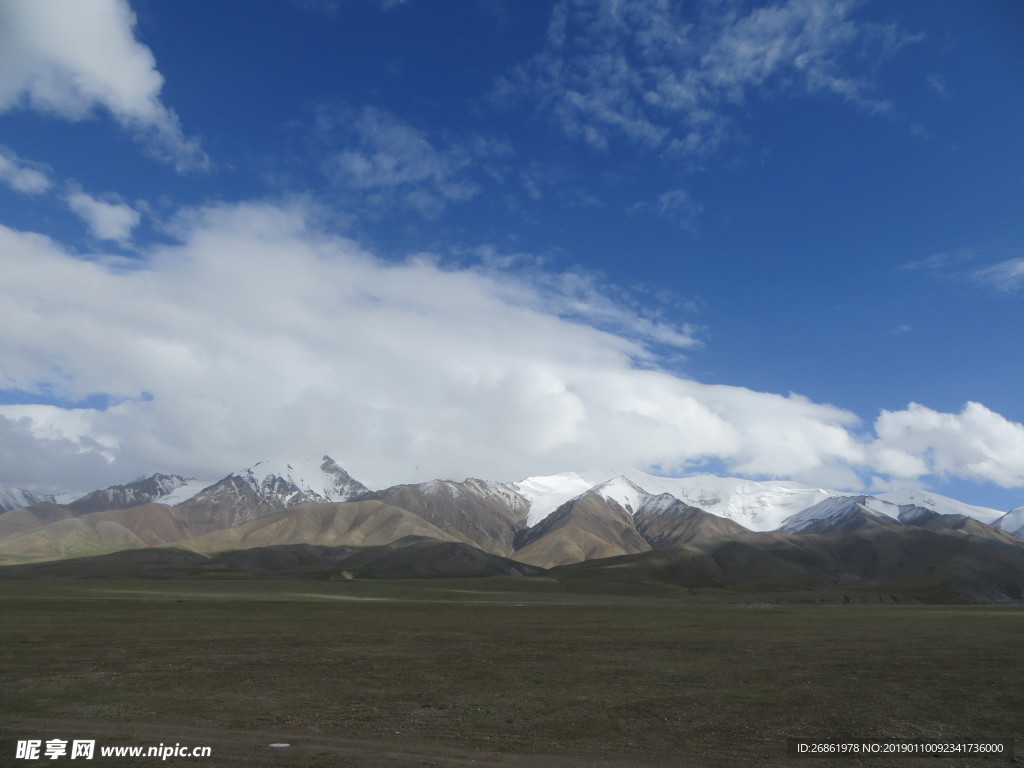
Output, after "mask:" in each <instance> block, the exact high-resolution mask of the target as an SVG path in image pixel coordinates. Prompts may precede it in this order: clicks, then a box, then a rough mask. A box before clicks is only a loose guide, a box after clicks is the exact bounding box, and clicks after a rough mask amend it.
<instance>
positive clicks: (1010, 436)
mask: <svg viewBox="0 0 1024 768" xmlns="http://www.w3.org/2000/svg"><path fill="white" fill-rule="evenodd" d="M176 234H177V236H178V237H179V238H180V242H177V243H175V244H172V245H166V246H161V247H154V248H152V249H150V250H149V251H148V252H147V253H146V254H145V256H146V260H145V261H144V262H143V266H142V267H141V268H138V269H133V270H117V269H108V268H106V267H105V266H104V265H103V264H102V263H100V262H98V261H94V260H84V259H82V258H80V257H77V256H76V255H74V254H72V253H70V252H68V251H67V249H65V248H63V247H62V246H60V245H59V244H58V243H55V242H54V241H52V240H50V239H48V238H46V237H43V236H41V235H35V234H31V233H24V232H18V231H15V230H11V229H8V228H4V227H0V272H2V273H3V274H4V280H3V281H0V361H2V362H0V388H5V389H12V388H14V389H22V390H27V391H38V390H40V389H45V390H46V391H48V392H51V393H55V394H57V395H59V396H62V397H65V398H67V399H68V400H69V401H72V402H74V401H80V400H81V399H83V398H85V397H87V396H89V395H90V394H95V393H105V394H106V395H107V396H108V397H109V398H110V400H111V402H112V403H114V404H113V405H111V407H109V408H107V409H106V410H90V409H77V410H75V411H74V413H73V414H71V415H68V413H67V412H65V411H63V410H61V409H57V408H54V407H40V406H33V407H32V408H29V409H26V408H25V407H20V406H19V407H11V406H7V407H4V408H0V454H2V455H7V454H9V453H11V452H13V451H15V450H16V451H17V452H19V454H20V455H22V457H21V459H19V461H18V462H15V463H12V464H11V465H10V467H8V466H5V465H4V464H3V463H2V462H0V484H14V485H18V483H19V482H20V480H19V478H18V477H16V476H13V475H12V473H14V472H16V470H17V468H18V467H36V468H39V467H43V466H47V462H49V465H48V466H49V471H50V472H51V474H52V476H53V477H55V478H58V477H61V476H63V475H64V474H67V476H69V477H81V476H83V474H85V473H86V471H87V470H88V471H93V472H96V471H99V470H97V469H96V467H103V468H104V469H103V472H105V473H106V474H105V475H104V481H106V480H107V479H109V476H110V474H111V473H114V472H115V471H122V472H123V474H122V475H121V477H120V479H126V478H128V477H135V476H137V475H138V474H139V473H140V472H142V471H156V470H163V471H177V472H182V473H186V474H202V475H204V476H209V475H210V474H211V473H213V474H218V473H226V472H228V471H231V470H234V469H237V468H240V467H242V466H247V465H248V464H251V463H252V462H254V461H256V460H259V459H261V458H264V457H289V456H296V455H307V454H310V453H316V452H318V451H327V452H330V453H331V454H332V455H334V456H335V458H336V459H338V460H339V461H340V462H341V463H342V464H343V465H344V466H346V467H347V468H348V469H349V470H350V471H351V472H352V473H353V474H354V475H355V476H356V477H359V478H360V479H362V480H363V481H364V482H367V483H369V484H371V485H377V486H383V485H386V484H389V483H394V482H409V481H414V480H422V479H428V478H431V477H456V478H460V479H461V477H464V476H466V475H471V476H479V477H488V478H508V479H515V478H518V477H522V476H525V475H527V474H534V473H538V472H554V471H563V470H565V469H567V468H575V467H588V466H589V467H594V466H612V467H629V466H640V467H649V466H655V465H656V466H660V467H662V468H664V469H668V470H683V469H686V468H694V467H699V466H701V465H702V463H704V462H708V461H714V462H716V464H721V465H722V466H723V467H724V468H725V469H726V470H727V471H732V472H736V473H742V474H747V475H751V476H781V477H793V478H797V479H803V480H807V481H811V482H817V483H820V484H823V485H827V486H844V487H854V486H857V485H858V483H859V481H858V475H864V474H867V473H871V474H888V475H901V476H916V475H918V474H919V473H920V471H921V469H922V468H924V469H926V470H927V471H928V472H930V473H933V474H941V475H949V476H958V477H969V478H976V479H988V480H992V481H995V482H1004V483H1014V482H1016V483H1018V484H1024V477H1021V472H1020V471H1019V467H1020V466H1021V465H1020V463H1019V462H1020V459H1019V458H1018V453H1014V451H1018V450H1019V448H1018V447H1015V446H1017V442H1015V441H1018V440H1019V436H1020V434H1024V427H1022V426H1021V425H1019V424H1013V423H1011V422H1008V421H1006V420H1005V419H1003V418H1002V417H1000V416H998V414H994V413H992V412H990V411H986V410H985V409H984V408H983V407H981V406H969V408H968V410H967V411H965V413H964V414H961V415H949V414H936V413H935V412H928V411H927V409H923V410H922V409H921V407H920V406H911V407H910V409H908V410H907V411H905V412H898V413H885V414H883V416H882V417H881V418H880V419H879V421H878V424H877V426H876V429H877V432H878V436H877V438H874V437H870V438H865V437H864V436H862V435H860V434H859V432H858V430H859V429H860V425H859V423H858V419H857V417H856V416H855V415H854V414H852V413H850V412H848V411H845V410H843V409H841V408H837V407H834V406H831V405H823V404H819V403H813V402H811V401H809V400H807V399H806V398H804V397H800V396H798V395H788V396H782V395H776V394H769V393H763V392H756V391H753V390H750V389H746V388H743V387H735V386H724V385H705V384H701V383H699V382H696V381H691V380H687V379H684V378H680V377H678V376H674V375H671V374H669V373H667V372H665V371H661V370H654V369H651V364H652V363H654V362H656V360H657V357H656V356H654V355H653V353H652V352H651V350H650V349H649V347H648V345H649V344H662V343H673V344H675V345H676V346H682V347H683V348H692V347H693V346H694V345H695V344H696V343H697V340H696V338H695V336H694V333H693V331H692V329H688V328H686V327H685V326H684V327H675V326H672V325H670V324H669V323H667V322H665V321H664V320H661V321H658V320H657V319H652V318H649V317H644V316H643V315H642V314H639V313H637V312H635V311H633V310H631V309H630V308H629V306H628V305H627V304H623V303H622V302H616V301H615V300H614V297H613V296H612V295H610V294H607V293H602V291H601V290H600V286H599V285H598V284H596V283H595V282H593V281H588V280H586V279H585V278H583V277H580V276H578V275H568V276H550V275H549V276H543V275H534V276H533V277H529V278H528V277H521V276H515V275H514V274H513V273H511V272H501V271H500V270H498V268H497V267H496V266H494V265H493V264H492V265H485V266H469V267H461V268H456V267H452V266H449V265H447V264H445V263H444V262H443V261H441V260H438V259H437V258H429V257H420V258H415V259H410V260H407V261H403V262H398V263H394V262H387V261H383V260H380V259H378V258H376V257H374V256H373V255H372V254H369V253H367V252H365V251H363V250H361V249H360V248H359V247H358V246H357V245H356V244H355V243H353V242H352V241H349V240H346V239H342V238H338V237H336V236H332V235H329V234H327V233H324V232H322V231H320V230H318V229H317V228H316V227H315V226H313V225H312V224H310V223H309V217H308V215H307V212H306V211H304V210H303V209H301V208H298V207H292V208H283V207H279V206H272V205H267V204H263V205H257V204H244V205H234V206H222V207H214V208H205V209H201V210H197V211H194V212H192V213H191V214H189V215H186V216H182V217H181V218H180V219H179V222H178V228H177V230H176ZM495 261H496V262H497V261H499V260H495ZM574 301H576V302H580V303H581V306H580V307H577V308H573V307H572V306H571V304H572V303H573V302H574ZM596 324H600V325H601V328H598V327H595V325H596ZM602 328H603V330H602ZM12 408H14V410H12ZM929 414H930V416H929ZM925 416H929V418H931V420H932V421H935V422H936V423H937V424H938V426H937V427H934V428H933V427H931V426H929V424H931V421H929V419H928V418H925ZM957 424H963V425H965V428H963V429H960V430H959V431H957V429H956V428H954V427H955V425H957ZM950 425H953V426H950ZM978 446H983V447H984V450H983V449H982V448H978ZM109 456H112V457H113V461H112V462H109V463H108V462H107V458H106V457H109ZM100 460H102V463H100ZM1014 462H1017V464H1016V465H1015V464H1014ZM1014 466H1017V467H1018V470H1017V471H1016V473H1015V472H1014V470H1013V467H1014ZM26 471H28V470H27V469H26ZM33 471H36V470H33ZM37 474H38V473H37ZM33 477H36V475H33ZM115 479H118V478H115Z"/></svg>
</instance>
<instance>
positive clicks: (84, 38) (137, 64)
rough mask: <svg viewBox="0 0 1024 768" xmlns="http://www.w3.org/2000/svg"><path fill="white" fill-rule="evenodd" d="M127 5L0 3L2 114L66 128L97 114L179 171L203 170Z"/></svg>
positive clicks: (110, 1) (104, 1) (113, 0)
mask: <svg viewBox="0 0 1024 768" xmlns="http://www.w3.org/2000/svg"><path fill="white" fill-rule="evenodd" d="M134 27H135V14H134V13H132V10H131V8H130V7H129V6H128V3H127V0H92V1H91V2H88V3H82V2H78V0H48V2H44V3H34V2H19V1H18V0H3V1H2V2H0V71H2V72H3V73H4V76H3V78H0V112H6V111H10V110H12V109H17V108H22V107H28V108H30V109H33V110H37V111H40V112H44V113H47V114H51V115H57V116H59V117H62V118H65V119H68V120H82V119H84V118H87V117H89V116H90V115H91V114H93V112H94V111H95V109H96V108H97V107H102V108H104V109H106V110H107V111H109V113H110V114H111V115H112V116H113V117H114V119H115V120H117V121H118V122H119V123H120V124H121V125H122V126H124V127H125V128H127V129H128V130H130V131H131V132H132V133H133V134H134V135H135V136H136V137H137V138H139V139H140V140H141V141H143V142H144V143H145V145H146V146H147V147H148V148H149V149H151V150H152V151H153V152H155V153H156V154H158V155H160V156H161V157H163V158H164V159H166V160H168V161H170V162H172V163H174V164H175V165H176V166H177V167H178V168H179V169H186V168H197V167H205V166H206V165H207V163H208V160H207V158H206V156H205V155H204V154H203V152H202V150H201V149H200V147H199V145H198V142H196V141H195V140H194V139H190V138H187V137H186V136H185V135H184V134H183V132H182V129H181V124H180V121H179V119H178V116H177V115H176V114H175V113H174V112H173V111H171V110H170V109H168V108H167V107H166V106H165V105H164V104H163V103H162V102H161V101H160V90H161V88H162V87H163V82H164V79H163V76H162V75H161V74H160V73H159V72H158V71H157V68H156V60H155V58H154V57H153V53H152V51H150V49H149V48H147V47H146V46H145V45H143V44H142V43H140V42H139V41H138V40H136V39H135V31H134Z"/></svg>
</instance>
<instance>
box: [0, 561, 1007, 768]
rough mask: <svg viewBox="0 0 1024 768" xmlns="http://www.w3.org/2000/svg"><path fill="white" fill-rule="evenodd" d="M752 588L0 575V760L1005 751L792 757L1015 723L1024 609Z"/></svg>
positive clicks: (547, 760) (516, 759)
mask: <svg viewBox="0 0 1024 768" xmlns="http://www.w3.org/2000/svg"><path fill="white" fill-rule="evenodd" d="M698 597H699V596H698ZM756 599H757V600H758V602H756V603H749V604H745V603H744V602H743V599H741V598H739V597H734V598H733V600H734V601H733V602H732V603H730V604H715V603H708V602H700V601H699V600H696V599H695V598H693V597H689V596H686V597H677V598H673V597H660V598H653V597H642V596H635V595H608V594H579V593H568V592H566V591H565V590H564V589H563V588H562V587H561V586H560V585H559V584H558V583H557V582H555V581H554V580H547V579H528V580H524V579H511V578H509V579H479V580H459V581H457V582H453V581H416V582H382V581H378V582H359V581H355V582H344V581H339V582H322V581H315V582H313V581H303V582H299V581H224V582H217V581H180V580H178V581H152V580H150V581H101V580H74V581H72V580H54V581H41V580H32V581H14V580H10V581H2V582H0V608H2V612H3V621H2V622H0V686H2V690H3V696H2V697H0V764H3V765H8V764H10V765H22V766H31V765H51V766H52V765H61V764H66V763H68V764H72V765H75V764H78V762H79V761H70V760H67V759H66V758H65V759H63V760H58V761H52V760H46V759H41V760H39V761H29V760H15V759H14V755H15V742H16V741H17V740H18V739H42V740H46V739H51V738H64V739H73V738H86V739H96V741H97V743H98V744H102V745H147V746H149V745H157V744H159V743H163V744H174V743H175V742H179V743H181V744H186V745H190V746H210V747H211V748H212V750H213V755H212V757H210V758H205V759H199V758H190V759H175V758H172V759H169V760H167V761H166V762H161V761H160V760H159V759H157V758H148V759H146V758H139V759H135V760H132V759H127V758H120V759H109V760H108V761H106V762H104V761H103V760H100V759H99V758H97V759H94V760H93V761H92V762H91V763H84V762H83V764H89V765H99V766H102V765H118V766H126V765H157V764H162V765H203V766H225V767H226V768H235V767H236V766H289V767H290V766H367V767H368V768H374V767H376V766H382V767H383V766H387V767H389V768H391V767H393V766H420V767H423V766H469V765H475V766H555V767H556V768H557V766H577V765H578V766H587V765H595V766H601V765H607V766H748V765H749V766H782V765H785V766H797V767H798V766H808V768H810V767H811V766H815V765H842V766H855V765H869V766H885V765H926V766H940V765H956V766H968V765H986V766H988V765H991V766H997V765H1009V764H1015V765H1016V764H1020V761H1019V760H1017V759H1015V758H1011V757H1006V758H1002V759H999V760H977V759H973V760H972V759H971V758H969V757H960V758H953V759H903V760H895V759H894V760H888V759H885V758H876V759H868V760H858V759H843V760H831V761H828V760H815V759H808V758H789V757H787V756H786V739H787V738H788V737H799V738H812V739H814V738H855V739H867V738H897V739H907V738H910V739H913V738H928V739H944V740H951V741H952V740H963V739H1009V738H1014V739H1017V740H1018V742H1020V740H1021V739H1024V686H1022V682H1024V654H1022V653H1021V652H1020V638H1021V636H1022V631H1024V611H1021V610H1020V609H1015V608H988V607H967V606H964V607H949V606H943V607H935V606H920V605H918V606H907V605H881V604H875V605H867V604H862V605H857V604H850V605H842V604H830V605H813V604H808V605H793V604H789V605H786V604H772V603H771V602H769V600H770V596H761V597H760V598H756ZM274 742H287V743H290V744H291V745H292V746H291V747H289V748H287V749H280V750H278V749H271V748H268V746H267V745H268V744H270V743H274Z"/></svg>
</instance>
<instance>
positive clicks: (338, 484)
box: [176, 456, 369, 509]
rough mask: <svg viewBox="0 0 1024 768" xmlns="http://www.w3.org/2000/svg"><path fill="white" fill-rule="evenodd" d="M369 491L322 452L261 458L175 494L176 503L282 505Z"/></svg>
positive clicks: (342, 498)
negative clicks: (193, 490)
mask: <svg viewBox="0 0 1024 768" xmlns="http://www.w3.org/2000/svg"><path fill="white" fill-rule="evenodd" d="M182 490H184V489H182ZM189 490H191V489H189ZM368 492H369V489H367V487H366V486H365V485H363V484H362V483H360V482H359V481H358V480H355V479H353V478H352V476H351V475H349V473H348V472H346V471H345V470H344V469H342V468H341V467H340V466H338V464H337V463H335V461H334V459H332V458H331V457H330V456H323V457H321V458H319V459H299V460H296V461H269V460H268V461H260V462H257V463H256V464H253V465H252V466H251V467H248V468H246V469H243V470H240V471H238V472H232V473H231V474H230V475H228V476H227V477H225V478H223V479H222V480H219V481H218V482H216V483H214V484H213V485H208V486H206V487H205V488H203V489H202V490H200V491H199V492H197V493H192V494H190V495H188V496H186V497H185V498H180V497H178V498H177V501H176V503H178V504H190V505H195V504H204V503H215V504H220V505H227V506H228V507H240V505H241V507H246V506H253V505H255V506H256V507H258V508H261V509H284V508H285V507H291V506H294V505H296V504H302V503H303V502H335V501H348V500H350V499H353V498H356V497H357V496H361V495H362V494H364V493H368ZM176 496H177V494H176Z"/></svg>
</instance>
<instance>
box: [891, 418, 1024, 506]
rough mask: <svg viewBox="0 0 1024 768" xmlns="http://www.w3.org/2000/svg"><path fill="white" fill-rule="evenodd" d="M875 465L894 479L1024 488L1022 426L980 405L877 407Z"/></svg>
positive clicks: (1023, 425)
mask: <svg viewBox="0 0 1024 768" xmlns="http://www.w3.org/2000/svg"><path fill="white" fill-rule="evenodd" d="M875 431H876V433H877V434H878V442H877V443H876V450H877V451H878V455H877V463H878V466H879V468H880V469H881V470H882V471H884V472H886V473H888V474H890V475H893V476H896V477H910V478H915V477H918V476H921V475H938V476H940V477H958V478H965V479H969V480H976V481H981V482H991V483H996V484H997V485H1000V486H1002V487H1004V488H1019V487H1021V486H1024V424H1018V423H1016V422H1012V421H1009V420H1008V419H1006V418H1005V417H1003V416H1001V415H1000V414H998V413H995V412H993V411H991V410H989V409H988V408H986V407H985V406H984V405H982V404H981V403H967V405H966V406H965V407H964V409H963V411H962V412H960V413H940V412H938V411H933V410H932V409H931V408H927V407H925V406H923V405H918V404H917V403H911V404H910V406H909V407H908V408H907V409H906V410H903V411H882V414H881V415H880V416H879V417H878V420H877V421H876V422H875Z"/></svg>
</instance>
